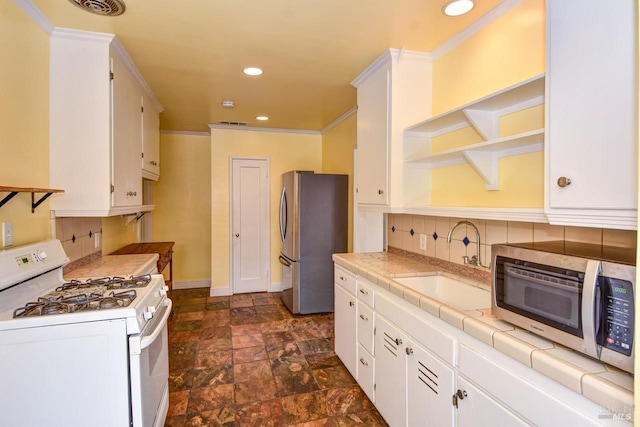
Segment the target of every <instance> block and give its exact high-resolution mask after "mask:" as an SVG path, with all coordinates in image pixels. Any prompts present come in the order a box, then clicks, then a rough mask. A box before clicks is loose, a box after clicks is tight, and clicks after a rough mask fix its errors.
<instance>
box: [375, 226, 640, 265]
mask: <svg viewBox="0 0 640 427" xmlns="http://www.w3.org/2000/svg"><path fill="white" fill-rule="evenodd" d="M463 220H468V221H469V222H471V223H473V224H474V225H475V226H476V227H477V228H478V231H479V234H480V243H481V244H480V257H481V259H482V263H483V264H486V265H488V264H489V260H490V259H491V245H492V244H494V243H518V242H544V241H549V240H568V241H573V242H584V243H593V244H598V245H599V244H605V245H611V246H624V247H636V235H637V232H636V231H628V230H609V229H601V228H585V227H565V226H559V225H549V224H540V223H532V222H511V221H491V220H480V219H467V218H449V217H434V216H424V215H409V214H388V215H387V244H388V246H391V247H394V248H398V249H402V250H405V251H408V252H413V253H417V254H420V255H426V256H430V257H434V258H439V259H442V260H445V261H451V262H454V263H457V264H463V263H464V262H463V258H462V257H463V256H468V257H470V258H471V257H472V256H473V255H476V253H477V244H476V242H477V237H476V232H475V230H474V229H473V227H471V226H468V225H464V224H463V225H460V226H459V227H457V228H456V229H455V231H454V232H453V234H452V236H451V243H447V235H448V234H449V230H450V229H451V227H453V226H454V225H455V224H456V222H458V221H463ZM421 234H422V235H425V236H426V249H421V248H420V235H421Z"/></svg>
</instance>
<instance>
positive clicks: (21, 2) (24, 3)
mask: <svg viewBox="0 0 640 427" xmlns="http://www.w3.org/2000/svg"><path fill="white" fill-rule="evenodd" d="M13 2H14V3H15V4H17V5H18V7H19V8H20V9H22V10H23V11H24V12H25V13H26V14H27V15H29V17H30V18H31V19H33V21H34V22H35V23H36V24H38V26H39V27H40V28H42V29H43V30H44V32H45V33H47V34H49V35H51V34H52V33H53V30H54V28H55V27H54V25H53V24H52V23H51V21H49V20H48V19H47V17H46V16H44V14H43V13H42V12H40V9H38V8H37V7H36V6H35V5H34V4H33V3H31V0H13Z"/></svg>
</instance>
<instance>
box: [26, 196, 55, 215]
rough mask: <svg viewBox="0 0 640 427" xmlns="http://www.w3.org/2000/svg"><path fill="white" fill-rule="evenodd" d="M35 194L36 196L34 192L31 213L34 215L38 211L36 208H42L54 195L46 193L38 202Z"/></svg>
mask: <svg viewBox="0 0 640 427" xmlns="http://www.w3.org/2000/svg"><path fill="white" fill-rule="evenodd" d="M35 194H36V193H35V192H33V191H32V192H31V213H34V212H35V211H36V208H37V207H38V206H40V204H42V202H44V201H45V200H47V199H48V198H49V196H51V195H52V194H53V193H45V195H44V196H42V197H40V200H38V201H37V202H36V201H35V200H36V196H35Z"/></svg>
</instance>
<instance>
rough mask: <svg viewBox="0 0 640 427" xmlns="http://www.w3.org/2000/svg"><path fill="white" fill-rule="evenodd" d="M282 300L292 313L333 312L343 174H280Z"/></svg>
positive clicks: (342, 235)
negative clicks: (334, 270) (334, 264)
mask: <svg viewBox="0 0 640 427" xmlns="http://www.w3.org/2000/svg"><path fill="white" fill-rule="evenodd" d="M282 184H283V185H282V193H281V195H280V237H281V238H282V251H281V252H280V264H282V284H283V289H284V290H283V292H282V301H283V302H284V304H285V305H286V306H287V307H288V308H289V310H290V311H291V312H292V313H294V314H309V313H325V312H332V311H333V261H332V259H331V255H332V254H334V253H340V252H346V251H347V215H348V214H347V205H348V176H347V175H330V174H316V173H314V172H306V171H291V172H287V173H285V174H283V175H282Z"/></svg>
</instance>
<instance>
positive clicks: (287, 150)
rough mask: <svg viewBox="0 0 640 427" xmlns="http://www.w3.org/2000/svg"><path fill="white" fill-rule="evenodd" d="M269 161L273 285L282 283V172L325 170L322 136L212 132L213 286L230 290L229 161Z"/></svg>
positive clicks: (255, 132) (215, 130)
mask: <svg viewBox="0 0 640 427" xmlns="http://www.w3.org/2000/svg"><path fill="white" fill-rule="evenodd" d="M232 156H238V157H252V158H268V159H269V162H270V164H269V166H270V171H269V175H270V178H271V185H270V194H271V197H270V205H271V211H270V216H271V283H281V282H282V272H281V270H280V263H279V262H278V255H279V254H280V246H281V242H280V234H279V230H278V221H277V218H278V204H279V202H280V200H279V198H278V197H277V195H279V194H280V189H281V188H282V177H281V175H282V173H284V172H287V171H290V170H295V169H304V170H314V171H316V172H320V171H321V170H322V137H321V136H320V135H314V134H302V133H284V132H261V131H245V130H228V129H212V130H211V287H212V288H220V287H223V288H226V287H230V286H231V283H230V257H229V227H230V218H229V215H230V210H229V158H230V157H232Z"/></svg>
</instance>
